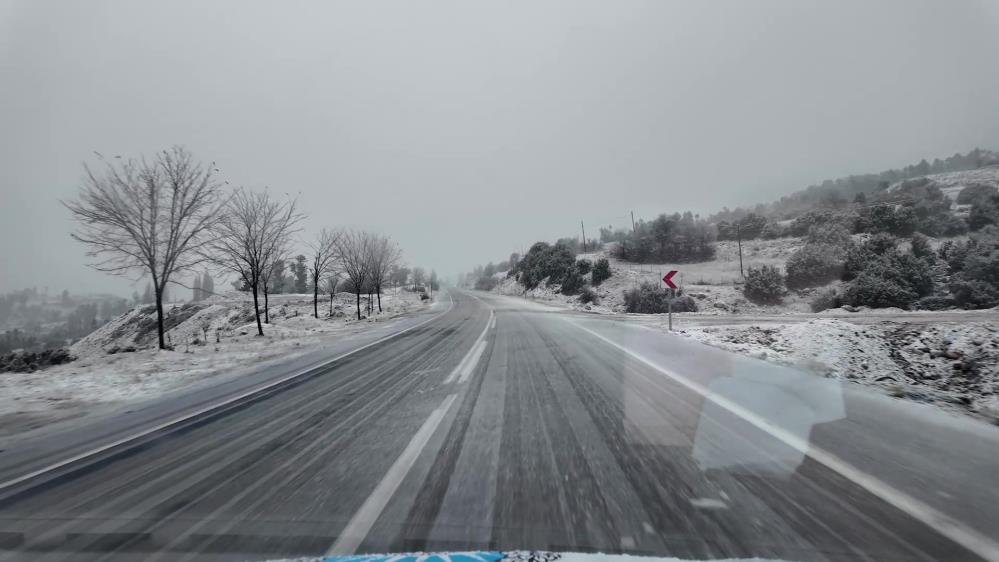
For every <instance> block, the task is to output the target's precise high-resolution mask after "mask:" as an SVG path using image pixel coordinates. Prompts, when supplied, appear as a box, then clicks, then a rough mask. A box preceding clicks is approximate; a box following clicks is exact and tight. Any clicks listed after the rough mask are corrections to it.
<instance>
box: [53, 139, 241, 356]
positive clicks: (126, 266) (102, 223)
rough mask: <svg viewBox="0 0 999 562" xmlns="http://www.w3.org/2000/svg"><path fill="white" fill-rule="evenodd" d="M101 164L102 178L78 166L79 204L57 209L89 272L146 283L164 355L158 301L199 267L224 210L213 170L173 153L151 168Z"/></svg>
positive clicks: (176, 150) (145, 164)
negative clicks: (70, 226) (71, 222)
mask: <svg viewBox="0 0 999 562" xmlns="http://www.w3.org/2000/svg"><path fill="white" fill-rule="evenodd" d="M98 156H100V155H99V154H98ZM101 160H102V161H103V157H102V158H101ZM104 164H105V167H104V170H103V171H102V172H97V171H94V170H92V169H91V168H90V167H89V166H87V165H84V170H85V171H86V178H85V180H84V184H83V186H82V187H81V189H80V195H79V199H78V200H76V201H70V202H64V203H63V204H64V205H65V206H66V208H68V209H69V211H70V212H71V213H72V214H73V217H74V218H75V219H76V220H77V221H78V222H79V227H78V230H77V231H76V232H75V233H73V235H72V236H73V238H75V239H76V240H79V241H80V242H83V243H84V244H86V245H87V246H88V247H89V250H88V251H87V255H88V256H91V257H94V258H96V259H97V262H96V263H94V264H92V266H93V267H94V268H95V269H97V270H99V271H106V272H109V273H114V274H118V275H125V274H128V273H129V272H139V273H140V274H141V275H149V277H150V279H151V280H152V282H151V287H152V293H153V295H152V296H153V298H154V300H155V303H156V331H157V336H158V338H159V347H160V349H166V347H167V346H166V342H165V341H164V337H163V331H164V330H163V294H164V292H165V291H166V287H167V283H169V282H170V281H171V279H172V278H173V277H174V276H175V275H177V274H178V273H180V272H183V271H185V270H188V269H190V268H191V267H193V266H194V265H196V264H198V263H201V262H202V261H203V259H204V258H203V256H202V254H200V253H199V252H198V251H197V250H198V249H199V248H200V247H201V246H202V245H203V244H204V243H205V242H206V241H207V240H209V239H210V238H211V235H212V232H211V227H212V226H213V224H214V222H215V220H216V217H217V215H218V211H219V209H220V208H222V206H223V205H224V204H225V202H226V198H225V196H224V195H223V193H222V190H221V188H220V185H219V183H218V182H217V181H216V180H215V175H214V173H215V172H216V171H217V170H216V168H215V165H214V163H213V164H210V165H208V166H205V165H203V164H202V163H200V162H198V161H196V160H195V159H194V157H193V156H192V155H191V153H189V152H188V151H187V150H185V149H184V148H183V147H179V146H175V147H173V148H171V149H169V150H164V151H162V152H159V153H157V154H156V156H155V158H153V159H152V160H151V161H147V160H146V159H145V158H141V159H139V160H134V159H128V160H124V161H120V162H118V163H111V162H104Z"/></svg>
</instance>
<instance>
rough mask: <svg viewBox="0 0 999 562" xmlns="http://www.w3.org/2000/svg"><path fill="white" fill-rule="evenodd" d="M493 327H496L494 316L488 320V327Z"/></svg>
mask: <svg viewBox="0 0 999 562" xmlns="http://www.w3.org/2000/svg"><path fill="white" fill-rule="evenodd" d="M495 327H496V316H493V317H492V320H490V321H489V329H490V330H492V329H493V328H495Z"/></svg>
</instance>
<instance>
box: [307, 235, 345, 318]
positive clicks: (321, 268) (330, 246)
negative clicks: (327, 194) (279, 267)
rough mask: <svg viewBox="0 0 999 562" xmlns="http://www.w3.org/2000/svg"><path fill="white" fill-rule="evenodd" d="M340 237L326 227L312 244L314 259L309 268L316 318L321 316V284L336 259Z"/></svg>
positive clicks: (313, 310) (313, 308) (313, 311)
mask: <svg viewBox="0 0 999 562" xmlns="http://www.w3.org/2000/svg"><path fill="white" fill-rule="evenodd" d="M339 239H340V233H339V232H337V231H335V230H329V229H327V228H324V229H322V230H321V231H319V236H317V237H316V240H315V241H314V242H313V243H312V244H311V249H312V261H311V263H310V264H309V269H310V270H311V273H312V313H313V315H314V316H315V317H316V318H319V285H320V284H321V283H322V280H323V277H324V276H325V275H326V274H327V273H328V272H329V270H330V268H331V267H332V266H333V263H334V261H335V260H336V256H337V242H338V241H339Z"/></svg>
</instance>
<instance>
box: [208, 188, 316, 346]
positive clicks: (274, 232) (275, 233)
mask: <svg viewBox="0 0 999 562" xmlns="http://www.w3.org/2000/svg"><path fill="white" fill-rule="evenodd" d="M301 219H302V215H301V214H300V213H298V212H297V211H296V201H294V200H290V201H285V202H280V201H275V200H272V199H271V198H270V195H269V194H268V193H267V192H266V191H264V192H261V193H252V192H249V191H246V190H245V189H240V190H238V191H237V192H236V193H235V194H234V196H233V197H232V198H231V199H230V201H229V204H228V205H227V206H226V208H225V209H224V211H223V212H222V213H221V215H220V216H219V218H218V220H217V221H216V224H215V229H214V230H215V236H214V238H213V240H212V241H211V243H210V244H208V245H207V246H206V248H205V251H206V256H207V258H208V259H211V260H212V262H213V263H215V264H216V265H217V266H218V267H220V268H222V269H224V270H227V271H229V272H231V273H234V274H236V275H237V276H238V277H239V278H240V279H242V280H243V281H244V282H245V283H246V284H247V285H248V286H249V287H250V289H251V291H252V292H253V302H254V309H255V316H256V319H257V333H258V334H259V335H263V333H264V330H263V326H262V325H261V323H260V311H259V306H258V304H257V298H258V293H259V289H260V288H261V283H262V282H263V280H264V279H265V278H266V277H267V276H268V274H269V272H270V270H271V268H272V266H273V261H274V260H275V259H277V257H278V256H279V255H281V252H282V251H284V250H285V249H286V248H287V246H288V244H289V240H290V239H291V236H292V235H293V234H294V233H295V232H296V229H297V227H298V223H299V221H301Z"/></svg>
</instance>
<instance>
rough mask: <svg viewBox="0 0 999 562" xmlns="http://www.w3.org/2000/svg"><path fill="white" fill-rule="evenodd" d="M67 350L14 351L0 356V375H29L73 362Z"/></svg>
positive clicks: (73, 358)
mask: <svg viewBox="0 0 999 562" xmlns="http://www.w3.org/2000/svg"><path fill="white" fill-rule="evenodd" d="M75 359H76V357H73V356H72V355H70V353H69V350H68V349H62V348H60V349H46V350H44V351H39V352H33V351H15V352H13V353H5V354H3V355H0V373H5V372H16V373H31V372H34V371H37V370H39V369H44V368H46V367H51V366H53V365H62V364H63V363H69V362H71V361H74V360H75Z"/></svg>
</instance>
